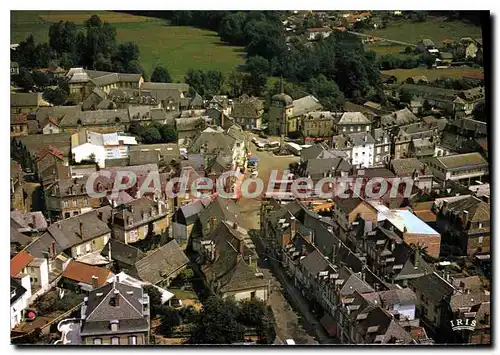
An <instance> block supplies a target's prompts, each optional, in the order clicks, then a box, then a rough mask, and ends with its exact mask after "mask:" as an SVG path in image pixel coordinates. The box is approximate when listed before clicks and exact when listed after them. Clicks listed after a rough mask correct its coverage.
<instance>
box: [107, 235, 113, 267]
mask: <svg viewBox="0 0 500 355" xmlns="http://www.w3.org/2000/svg"><path fill="white" fill-rule="evenodd" d="M108 246H109V247H108V259H109V262H112V261H113V259H112V258H111V240H110V241H109V242H108Z"/></svg>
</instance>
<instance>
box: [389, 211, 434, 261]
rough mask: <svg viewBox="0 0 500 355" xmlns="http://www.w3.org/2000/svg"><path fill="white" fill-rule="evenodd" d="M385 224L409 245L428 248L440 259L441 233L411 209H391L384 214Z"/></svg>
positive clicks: (429, 252) (432, 254)
mask: <svg viewBox="0 0 500 355" xmlns="http://www.w3.org/2000/svg"><path fill="white" fill-rule="evenodd" d="M381 219H382V220H383V221H384V222H383V226H384V227H385V228H386V229H389V230H392V231H393V232H394V233H395V234H396V235H398V236H399V238H401V239H402V240H403V241H404V242H405V243H407V244H408V245H410V246H411V245H414V246H415V247H423V248H426V252H427V254H428V255H429V256H431V257H433V258H435V259H438V258H439V251H440V248H441V235H440V234H439V233H438V232H437V231H435V230H434V229H433V228H431V227H430V226H429V225H428V224H427V223H425V222H424V221H422V220H421V219H420V218H418V217H417V216H415V214H413V213H412V212H411V211H409V210H403V209H401V210H389V211H386V212H385V213H384V214H383V217H382V218H379V220H381Z"/></svg>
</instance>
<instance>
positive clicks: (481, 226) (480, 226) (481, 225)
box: [478, 222, 483, 238]
mask: <svg viewBox="0 0 500 355" xmlns="http://www.w3.org/2000/svg"><path fill="white" fill-rule="evenodd" d="M478 228H483V224H482V223H481V222H479V227H478ZM479 238H482V237H479Z"/></svg>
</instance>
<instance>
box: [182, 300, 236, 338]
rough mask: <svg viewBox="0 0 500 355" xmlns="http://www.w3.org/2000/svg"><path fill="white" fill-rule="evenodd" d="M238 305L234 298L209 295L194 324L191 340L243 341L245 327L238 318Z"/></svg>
mask: <svg viewBox="0 0 500 355" xmlns="http://www.w3.org/2000/svg"><path fill="white" fill-rule="evenodd" d="M238 315H239V309H238V305H237V304H236V302H235V301H234V300H233V299H221V298H219V297H217V296H211V297H209V298H208V299H207V300H206V301H205V303H204V304H203V308H202V311H201V313H200V316H199V319H198V321H197V322H196V323H195V325H194V329H193V333H192V335H191V340H192V342H193V343H195V344H232V343H235V342H238V341H242V340H243V339H244V335H245V327H244V326H243V325H242V324H240V323H239V322H238V320H237V318H238Z"/></svg>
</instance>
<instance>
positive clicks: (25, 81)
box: [12, 68, 35, 91]
mask: <svg viewBox="0 0 500 355" xmlns="http://www.w3.org/2000/svg"><path fill="white" fill-rule="evenodd" d="M12 79H13V81H14V83H15V84H16V85H18V86H19V87H20V88H22V89H23V90H24V91H31V89H33V86H35V81H34V80H33V77H32V75H31V74H30V72H29V71H28V70H26V69H24V68H21V70H19V75H16V76H15V77H13V78H12Z"/></svg>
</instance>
